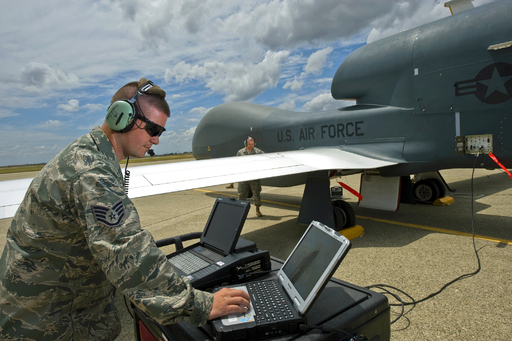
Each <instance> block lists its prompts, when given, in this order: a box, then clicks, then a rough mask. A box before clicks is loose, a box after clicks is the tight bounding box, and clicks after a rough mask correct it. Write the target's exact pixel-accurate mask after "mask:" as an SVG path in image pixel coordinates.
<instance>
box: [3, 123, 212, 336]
mask: <svg viewBox="0 0 512 341" xmlns="http://www.w3.org/2000/svg"><path fill="white" fill-rule="evenodd" d="M155 200H156V199H155ZM113 285H114V286H115V287H116V288H117V292H118V294H120V293H121V292H122V293H123V294H125V295H127V296H128V298H129V299H130V300H131V301H132V302H134V303H135V304H136V305H137V306H138V307H139V308H140V309H141V310H143V311H144V312H145V313H146V314H148V315H149V316H151V317H152V318H153V319H155V320H156V321H157V322H158V323H161V324H169V323H175V322H180V321H188V322H190V323H192V324H193V325H195V326H198V325H203V324H205V323H206V321H207V319H208V316H209V313H210V311H211V308H212V305H213V295H212V294H209V293H206V292H203V291H198V290H195V289H194V288H192V286H191V285H190V282H189V280H188V279H186V278H184V277H181V276H179V275H178V274H176V272H175V271H174V270H173V268H172V266H171V265H170V264H169V262H168V261H167V259H166V257H165V255H164V254H163V253H162V252H161V251H160V250H159V249H158V248H157V247H156V246H155V243H154V240H153V238H152V236H151V235H150V234H149V232H147V231H145V230H141V227H140V221H139V216H138V214H137V211H136V209H135V206H134V205H133V203H132V202H131V200H130V199H129V198H128V197H127V196H126V195H125V192H124V187H123V176H122V172H121V168H120V166H119V161H118V160H117V158H116V155H115V152H114V149H113V147H112V144H111V143H110V141H109V140H108V138H107V136H106V135H105V134H104V133H103V132H102V131H101V129H99V127H96V128H94V129H93V130H91V131H90V132H89V133H88V134H86V135H84V136H82V137H81V138H79V139H77V140H76V141H74V142H72V143H71V144H70V145H69V146H68V147H66V148H65V149H64V150H63V151H62V152H61V153H59V155H57V156H56V157H55V158H54V159H53V160H52V161H50V162H49V163H48V164H47V165H46V166H45V167H44V168H43V170H42V171H41V172H40V173H39V174H38V175H37V176H36V178H35V179H34V180H33V182H32V184H31V185H30V187H29V190H28V191H27V194H26V195H25V198H24V200H23V202H22V204H21V205H20V208H19V209H18V212H17V213H16V215H15V217H14V219H13V221H12V224H11V226H10V228H9V230H8V233H7V240H6V246H5V249H4V251H3V254H2V258H1V259H0V339H1V340H37V341H41V340H52V341H53V340H113V339H115V338H116V336H117V335H118V334H119V332H120V328H121V325H120V322H119V318H118V317H117V314H116V309H115V306H114V299H113V290H114V286H113Z"/></svg>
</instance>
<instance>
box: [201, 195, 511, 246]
mask: <svg viewBox="0 0 512 341" xmlns="http://www.w3.org/2000/svg"><path fill="white" fill-rule="evenodd" d="M195 190H196V191H200V192H206V193H215V194H222V195H228V196H231V197H236V196H237V195H235V194H229V193H224V192H215V191H208V190H205V189H195ZM261 201H264V202H267V203H270V204H276V205H281V206H289V207H297V208H300V206H298V205H291V204H285V203H282V202H277V201H269V200H263V199H262V200H261ZM356 218H359V219H363V220H373V221H377V222H380V223H385V224H391V225H399V226H406V227H412V228H415V229H422V230H428V231H434V232H439V233H446V234H453V235H457V236H463V237H473V235H472V234H471V233H467V232H459V231H453V230H447V229H441V228H438V227H431V226H424V225H417V224H410V223H402V222H399V221H394V220H386V219H380V218H371V217H365V216H360V215H356ZM475 238H477V239H482V240H487V241H491V242H495V243H500V244H508V245H512V240H507V239H501V238H494V237H487V236H482V235H478V234H475Z"/></svg>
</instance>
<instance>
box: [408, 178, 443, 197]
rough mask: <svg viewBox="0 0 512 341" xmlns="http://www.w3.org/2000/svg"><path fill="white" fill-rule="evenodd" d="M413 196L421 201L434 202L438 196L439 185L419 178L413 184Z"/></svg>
mask: <svg viewBox="0 0 512 341" xmlns="http://www.w3.org/2000/svg"><path fill="white" fill-rule="evenodd" d="M413 191H414V197H415V198H416V199H417V200H419V201H422V202H434V201H435V200H436V199H437V198H439V187H437V185H436V183H435V182H434V181H431V180H420V181H418V182H416V183H415V184H414V188H413Z"/></svg>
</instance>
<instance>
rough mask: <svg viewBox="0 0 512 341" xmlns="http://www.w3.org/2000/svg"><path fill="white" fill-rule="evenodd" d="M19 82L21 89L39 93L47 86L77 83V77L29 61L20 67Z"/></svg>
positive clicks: (45, 89)
mask: <svg viewBox="0 0 512 341" xmlns="http://www.w3.org/2000/svg"><path fill="white" fill-rule="evenodd" d="M20 83H21V87H22V88H23V90H25V91H27V92H29V93H33V94H40V93H43V92H45V91H47V90H49V88H62V87H65V86H68V85H74V84H77V83H78V77H77V76H75V75H73V74H66V73H65V72H64V71H61V70H58V69H55V68H51V67H50V66H48V65H46V64H43V63H35V62H30V63H29V64H28V65H27V66H25V67H24V68H23V69H21V75H20Z"/></svg>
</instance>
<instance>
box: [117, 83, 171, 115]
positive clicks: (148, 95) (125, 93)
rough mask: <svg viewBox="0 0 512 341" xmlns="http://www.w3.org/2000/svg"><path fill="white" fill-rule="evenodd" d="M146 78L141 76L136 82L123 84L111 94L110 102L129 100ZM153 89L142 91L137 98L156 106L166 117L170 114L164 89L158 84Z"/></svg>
mask: <svg viewBox="0 0 512 341" xmlns="http://www.w3.org/2000/svg"><path fill="white" fill-rule="evenodd" d="M146 82H147V80H146V79H145V78H141V79H140V80H139V81H138V82H137V81H134V82H130V83H128V84H125V85H123V86H122V87H121V88H120V89H119V90H117V92H116V93H115V94H114V96H112V99H111V100H110V104H112V103H114V102H115V101H119V100H130V99H132V98H133V96H135V94H136V93H137V90H138V89H139V87H141V86H142V85H143V84H144V83H146ZM154 88H155V89H153V88H150V89H149V91H148V92H145V93H143V94H142V95H141V96H140V97H139V99H143V101H145V102H146V103H147V104H148V105H150V106H153V107H156V108H157V109H158V110H159V111H161V112H163V113H164V114H165V115H167V117H170V116H171V109H169V104H168V103H167V101H166V100H165V91H163V90H162V89H161V88H160V87H159V86H158V85H155V86H154Z"/></svg>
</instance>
